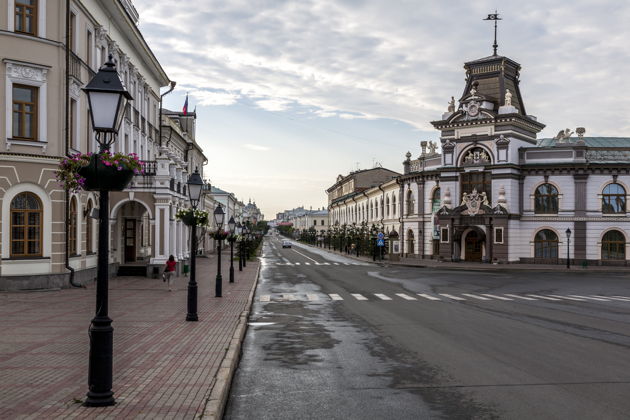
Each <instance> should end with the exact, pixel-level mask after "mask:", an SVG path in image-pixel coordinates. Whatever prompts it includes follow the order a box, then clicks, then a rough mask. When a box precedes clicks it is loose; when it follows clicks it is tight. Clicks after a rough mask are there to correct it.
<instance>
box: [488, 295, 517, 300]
mask: <svg viewBox="0 0 630 420" xmlns="http://www.w3.org/2000/svg"><path fill="white" fill-rule="evenodd" d="M481 296H486V297H489V298H492V299H499V300H514V299H510V298H506V297H503V296H497V295H491V294H488V293H482V294H481Z"/></svg>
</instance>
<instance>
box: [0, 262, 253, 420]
mask: <svg viewBox="0 0 630 420" xmlns="http://www.w3.org/2000/svg"><path fill="white" fill-rule="evenodd" d="M222 259H223V261H222V265H223V297H222V298H215V297H214V287H215V276H216V266H217V264H216V256H210V257H208V258H203V257H202V258H198V259H197V283H198V285H199V298H198V314H199V321H198V322H186V321H185V318H186V305H187V283H188V278H187V277H179V278H177V280H176V281H175V290H174V291H172V292H169V291H168V287H167V285H166V283H163V282H162V280H161V279H148V278H142V277H117V278H113V279H110V290H109V305H110V307H109V316H110V318H112V319H113V324H112V325H113V327H114V372H113V376H114V380H113V391H114V397H115V398H116V402H117V403H116V405H114V406H112V407H98V408H95V407H83V406H82V405H81V402H82V401H83V400H84V399H85V394H86V392H87V389H88V384H87V373H88V353H89V339H88V328H89V325H90V321H91V319H92V318H93V316H94V312H95V301H96V289H95V285H94V284H93V285H91V286H89V287H88V288H87V289H62V290H55V291H39V292H13V293H0V378H2V379H1V380H0V419H62V418H63V419H66V418H80V419H97V418H98V419H105V418H106V419H113V418H133V419H143V418H146V419H175V418H176V419H192V418H197V417H199V416H202V415H205V416H206V417H214V416H217V415H219V416H220V410H222V408H223V407H222V404H221V401H219V402H216V401H215V404H209V405H212V407H206V403H207V401H208V400H209V399H211V400H212V399H213V398H211V394H212V395H213V396H214V395H215V394H216V395H224V394H225V390H222V389H219V390H217V388H219V387H227V386H229V383H230V381H229V380H226V378H225V375H224V374H222V375H217V373H218V372H219V370H220V368H221V369H222V370H225V369H226V368H225V366H227V365H226V363H225V362H224V359H226V355H227V354H228V349H229V348H230V345H232V348H231V351H230V352H229V353H230V356H229V357H228V358H227V359H232V358H233V355H234V354H237V355H238V351H235V349H234V346H235V345H238V346H240V342H238V341H239V340H235V337H237V338H238V337H242V332H241V333H240V334H239V333H238V331H240V330H243V332H244V328H245V325H246V324H245V323H246V319H247V316H246V315H247V313H248V311H249V308H250V306H251V299H252V295H253V290H254V288H255V284H256V277H257V274H258V267H259V262H258V261H249V262H248V263H247V267H246V268H244V269H243V272H240V273H239V271H238V267H235V276H236V282H235V283H232V284H230V283H229V282H228V280H229V275H228V267H226V266H228V264H226V260H227V259H226V258H225V255H223V256H222ZM235 333H236V334H235ZM222 362H223V364H222ZM229 365H230V366H233V365H235V363H234V362H233V360H230V363H229ZM217 378H219V379H217ZM228 379H229V378H228ZM215 384H218V385H217V386H216V387H215ZM213 388H214V389H213ZM214 399H215V400H216V398H214ZM204 410H205V412H204ZM213 410H214V411H213ZM217 410H218V411H219V412H218V413H217V412H216V411H217Z"/></svg>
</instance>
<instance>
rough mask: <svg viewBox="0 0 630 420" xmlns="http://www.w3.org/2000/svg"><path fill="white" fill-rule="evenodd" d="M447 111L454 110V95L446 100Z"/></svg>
mask: <svg viewBox="0 0 630 420" xmlns="http://www.w3.org/2000/svg"><path fill="white" fill-rule="evenodd" d="M448 112H455V97H454V96H451V100H450V101H449V102H448Z"/></svg>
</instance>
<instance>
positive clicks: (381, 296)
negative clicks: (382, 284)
mask: <svg viewBox="0 0 630 420" xmlns="http://www.w3.org/2000/svg"><path fill="white" fill-rule="evenodd" d="M374 296H376V297H377V298H379V299H380V300H392V298H390V297H389V296H387V295H384V294H382V293H374Z"/></svg>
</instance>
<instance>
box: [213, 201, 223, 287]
mask: <svg viewBox="0 0 630 420" xmlns="http://www.w3.org/2000/svg"><path fill="white" fill-rule="evenodd" d="M224 217H225V212H224V211H223V207H221V204H219V205H218V207H217V208H216V209H215V210H214V223H216V225H217V234H218V235H217V236H218V237H219V240H218V242H219V248H218V253H217V280H216V285H215V289H214V291H215V293H214V296H215V297H221V294H222V293H221V289H222V287H223V284H222V282H223V277H221V242H222V241H223V239H220V238H221V237H222V234H223V232H221V229H222V228H223V218H224Z"/></svg>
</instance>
